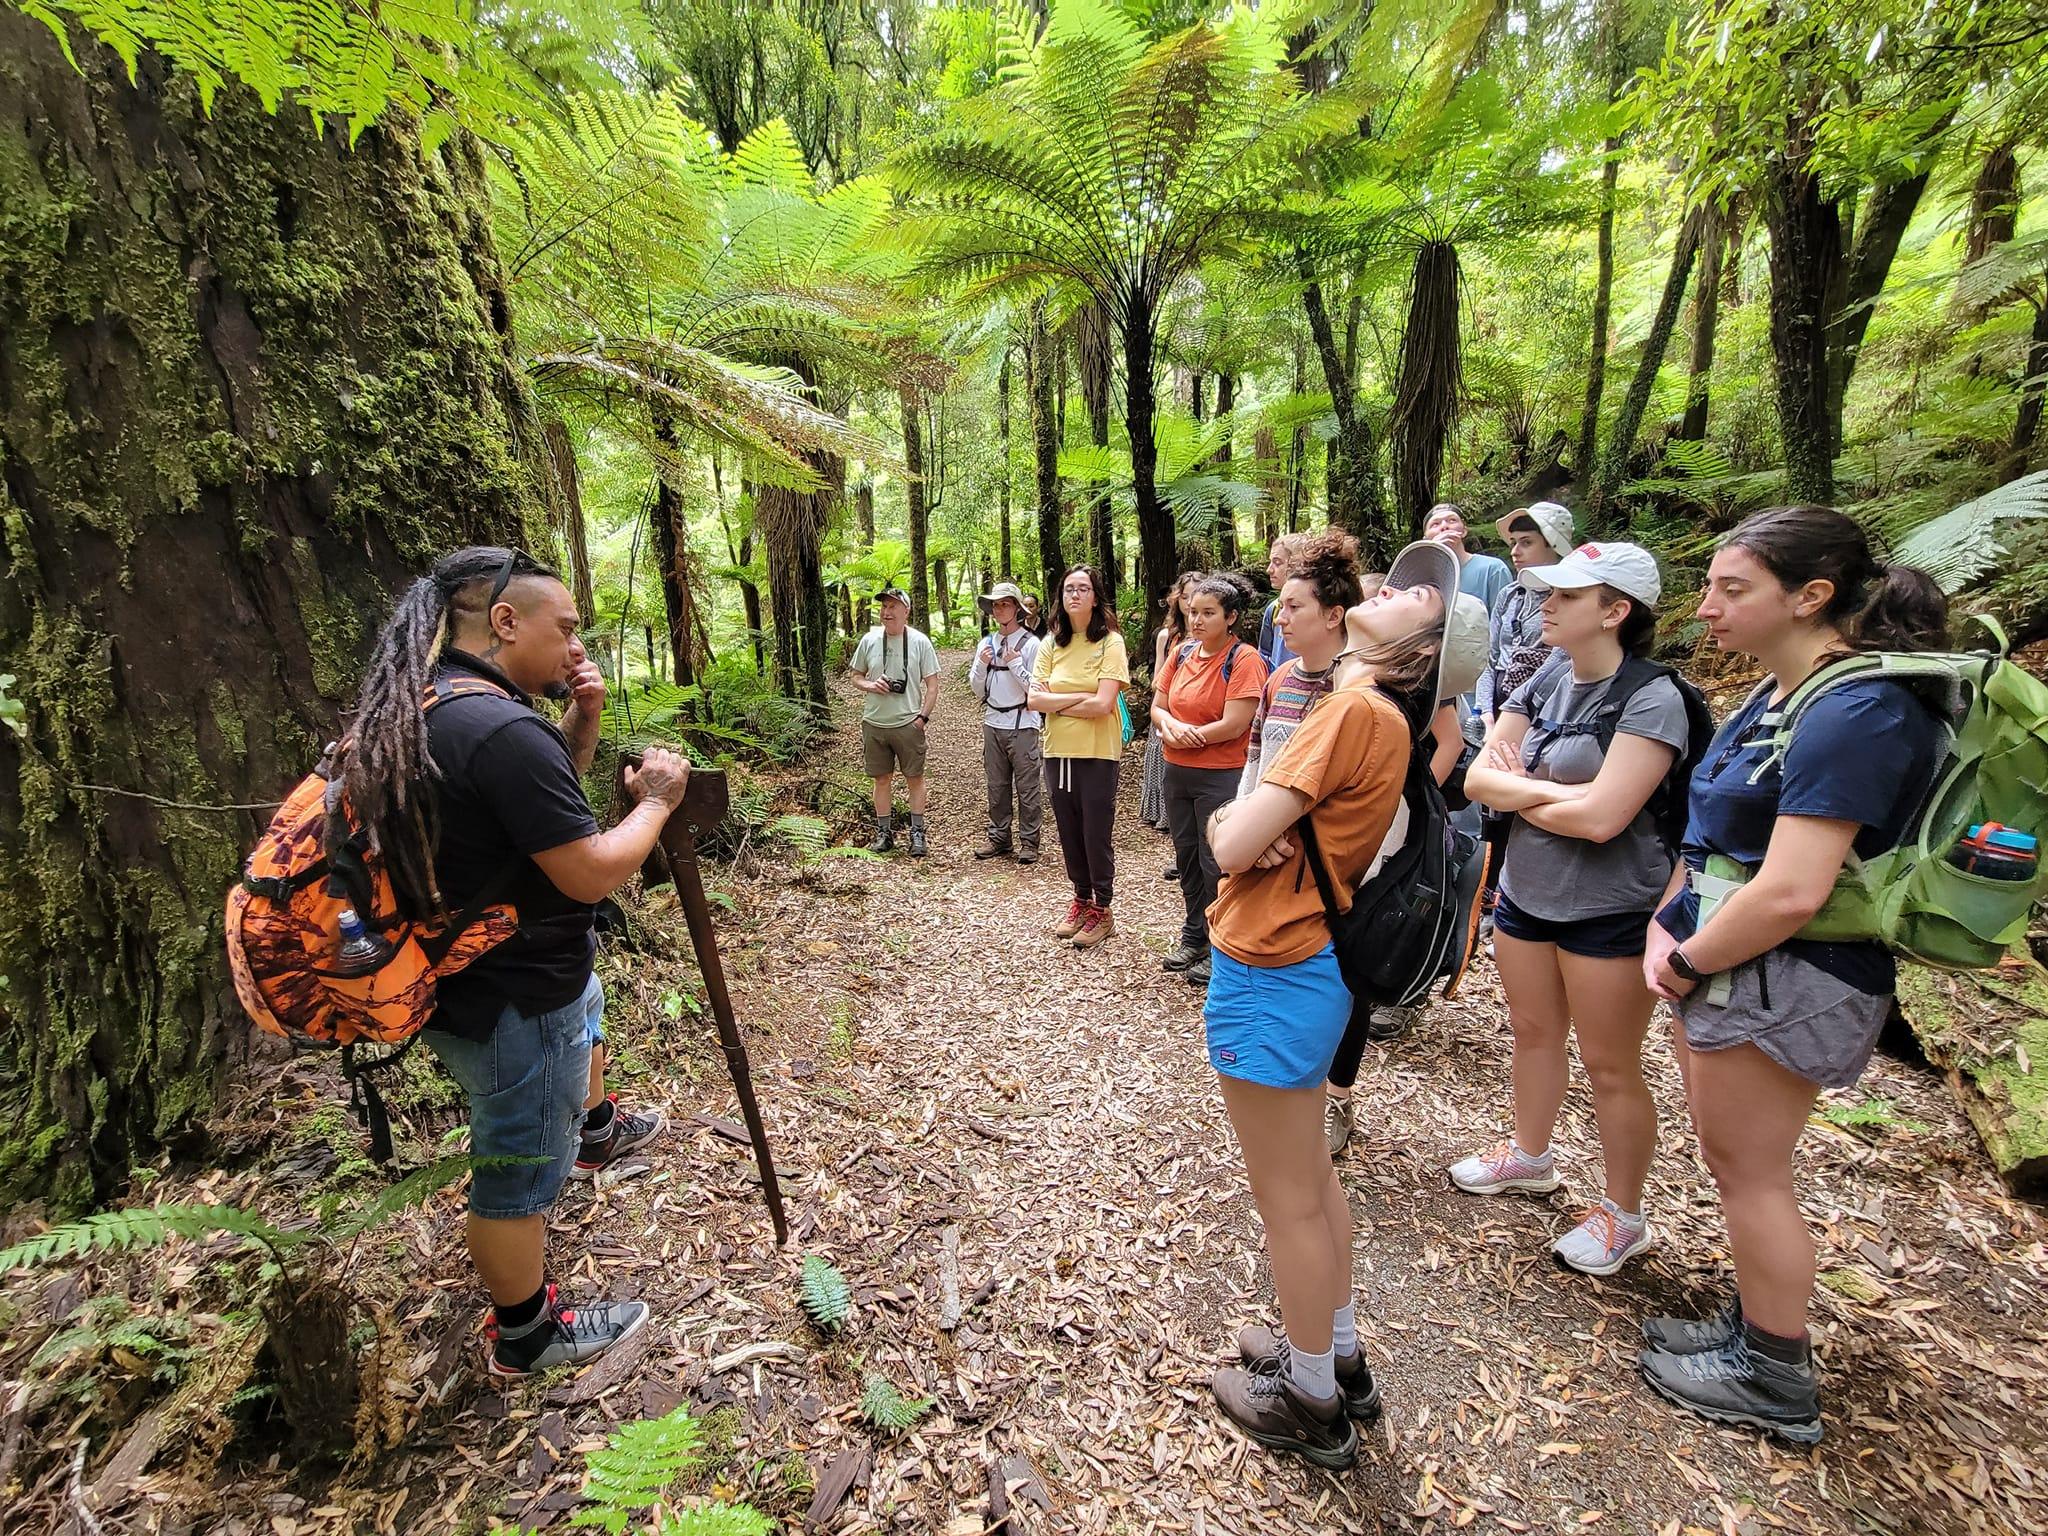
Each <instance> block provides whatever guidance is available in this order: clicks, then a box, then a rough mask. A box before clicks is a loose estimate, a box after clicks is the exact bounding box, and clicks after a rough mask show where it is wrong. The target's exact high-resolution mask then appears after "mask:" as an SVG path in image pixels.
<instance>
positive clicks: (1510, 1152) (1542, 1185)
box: [1451, 1141, 1559, 1195]
mask: <svg viewBox="0 0 2048 1536" xmlns="http://www.w3.org/2000/svg"><path fill="white" fill-rule="evenodd" d="M1451 1182H1452V1183H1453V1184H1455V1185H1457V1186H1458V1188H1460V1189H1462V1190H1464V1191H1465V1193H1466V1194H1468V1195H1503V1194H1506V1193H1507V1192H1508V1191H1510V1190H1519V1191H1522V1192H1524V1193H1527V1194H1531V1195H1547V1194H1549V1193H1550V1192H1551V1191H1552V1190H1553V1189H1555V1188H1557V1186H1558V1183H1559V1180H1558V1177H1557V1159H1556V1156H1555V1155H1554V1154H1553V1153H1549V1152H1546V1153H1544V1154H1543V1156H1541V1157H1540V1158H1539V1157H1531V1156H1530V1155H1529V1154H1528V1153H1526V1152H1524V1151H1523V1150H1522V1149H1521V1148H1520V1147H1518V1146H1516V1145H1515V1144H1514V1142H1512V1141H1504V1142H1502V1143H1501V1144H1500V1146H1498V1147H1496V1148H1495V1149H1494V1150H1493V1151H1492V1152H1490V1153H1488V1154H1487V1155H1486V1156H1484V1157H1468V1158H1465V1159H1464V1160H1463V1161H1462V1162H1456V1163H1453V1164H1451Z"/></svg>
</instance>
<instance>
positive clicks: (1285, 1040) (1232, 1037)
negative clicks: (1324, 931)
mask: <svg viewBox="0 0 2048 1536" xmlns="http://www.w3.org/2000/svg"><path fill="white" fill-rule="evenodd" d="M1350 1019H1351V992H1350V989H1349V988H1347V987H1346V986H1345V985H1344V978H1343V977H1342V976H1341V975H1339V974H1338V971H1337V952H1336V951H1335V950H1334V949H1332V948H1331V947H1330V946H1329V945H1327V944H1325V945H1324V946H1323V947H1322V948H1321V949H1320V950H1318V951H1317V952H1316V953H1315V954H1313V955H1310V956H1309V957H1308V958H1307V959H1306V960H1303V961H1301V962H1299V963H1298V964H1295V965H1276V966H1259V965H1246V964H1244V963H1243V962H1242V961H1240V960H1233V959H1231V958H1230V956H1228V955H1226V954H1224V953H1223V951H1222V950H1220V949H1216V948H1213V947H1212V948H1211V949H1210V951H1209V998H1208V1002H1207V1004H1206V1005H1205V1006H1204V1007H1203V1009H1202V1023H1203V1025H1204V1027H1205V1029H1206V1032H1207V1034H1208V1039H1209V1065H1210V1066H1212V1067H1214V1068H1215V1069H1216V1071H1217V1072H1218V1074H1219V1075H1221V1076H1223V1077H1234V1078H1237V1079H1239V1080H1240V1081H1243V1082H1247V1083H1262V1084H1264V1085H1265V1086H1266V1087H1268V1088H1314V1087H1316V1086H1317V1085H1318V1084H1320V1083H1321V1082H1322V1081H1323V1079H1324V1078H1326V1077H1328V1076H1329V1075H1330V1063H1331V1062H1332V1061H1334V1060H1336V1057H1337V1046H1338V1043H1339V1042H1340V1041H1342V1040H1343V1038H1344V1026H1345V1025H1346V1024H1347V1023H1349V1022H1350Z"/></svg>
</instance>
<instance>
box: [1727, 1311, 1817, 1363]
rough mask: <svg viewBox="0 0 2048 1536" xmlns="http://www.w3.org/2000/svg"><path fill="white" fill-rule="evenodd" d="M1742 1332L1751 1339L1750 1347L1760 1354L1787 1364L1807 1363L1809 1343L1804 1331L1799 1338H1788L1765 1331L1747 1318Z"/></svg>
mask: <svg viewBox="0 0 2048 1536" xmlns="http://www.w3.org/2000/svg"><path fill="white" fill-rule="evenodd" d="M1742 1333H1743V1337H1744V1338H1746V1339H1747V1340H1748V1341H1749V1347H1750V1348H1751V1349H1752V1350H1753V1351H1755V1352H1756V1353H1757V1354H1759V1355H1765V1356H1768V1357H1769V1358H1771V1359H1773V1360H1781V1361H1783V1362H1784V1363H1785V1364H1786V1365H1804V1364H1806V1351H1807V1344H1806V1335H1805V1334H1804V1333H1801V1334H1800V1335H1799V1336H1798V1337H1797V1338H1794V1339H1788V1338H1786V1337H1785V1336H1784V1335H1783V1334H1779V1333H1765V1332H1764V1331H1763V1329H1761V1328H1759V1327H1757V1325H1756V1324H1755V1323H1752V1322H1749V1321H1747V1320H1746V1319H1745V1320H1744V1322H1743V1324H1742Z"/></svg>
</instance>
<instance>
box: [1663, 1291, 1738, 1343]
mask: <svg viewBox="0 0 2048 1536" xmlns="http://www.w3.org/2000/svg"><path fill="white" fill-rule="evenodd" d="M1741 1332H1742V1298H1741V1297H1740V1296H1737V1297H1735V1298H1734V1299H1733V1300H1731V1301H1730V1302H1728V1304H1727V1305H1725V1306H1724V1307H1722V1308H1721V1310H1720V1311H1718V1312H1716V1313H1715V1314H1714V1315H1713V1316H1712V1317H1653V1318H1650V1319H1648V1320H1646V1321H1645V1322H1644V1324H1643V1337H1644V1338H1645V1339H1647V1340H1649V1342H1650V1347H1651V1348H1652V1349H1659V1350H1662V1351H1663V1352H1664V1353H1665V1354H1667V1355H1699V1354H1705V1353H1706V1352H1707V1351H1708V1350H1710V1349H1726V1348H1727V1347H1728V1346H1729V1344H1731V1343H1733V1342H1734V1340H1735V1337H1736V1335H1737V1334H1739V1333H1741Z"/></svg>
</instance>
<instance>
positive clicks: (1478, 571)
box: [1458, 555, 1515, 614]
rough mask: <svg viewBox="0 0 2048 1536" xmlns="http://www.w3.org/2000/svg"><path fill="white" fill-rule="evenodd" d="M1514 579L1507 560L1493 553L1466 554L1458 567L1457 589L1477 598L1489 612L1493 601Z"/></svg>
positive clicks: (1491, 609)
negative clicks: (1463, 561)
mask: <svg viewBox="0 0 2048 1536" xmlns="http://www.w3.org/2000/svg"><path fill="white" fill-rule="evenodd" d="M1514 579H1515V573H1514V572H1513V571H1511V570H1509V569H1508V563H1507V561H1505V560H1502V559H1500V558H1498V557H1497V556H1494V555H1468V556H1467V557H1466V559H1465V563H1464V564H1463V565H1461V566H1459V567H1458V590H1459V591H1460V592H1462V593H1464V594H1465V595H1466V596H1467V597H1476V598H1478V599H1479V601H1480V602H1482V603H1484V604H1485V605H1486V611H1487V612H1488V613H1489V614H1490V613H1492V612H1493V605H1494V601H1495V600H1496V599H1497V598H1498V597H1499V596H1500V595H1501V593H1502V591H1504V590H1505V589H1506V588H1507V586H1508V584H1509V583H1510V582H1512V581H1513V580H1514Z"/></svg>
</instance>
